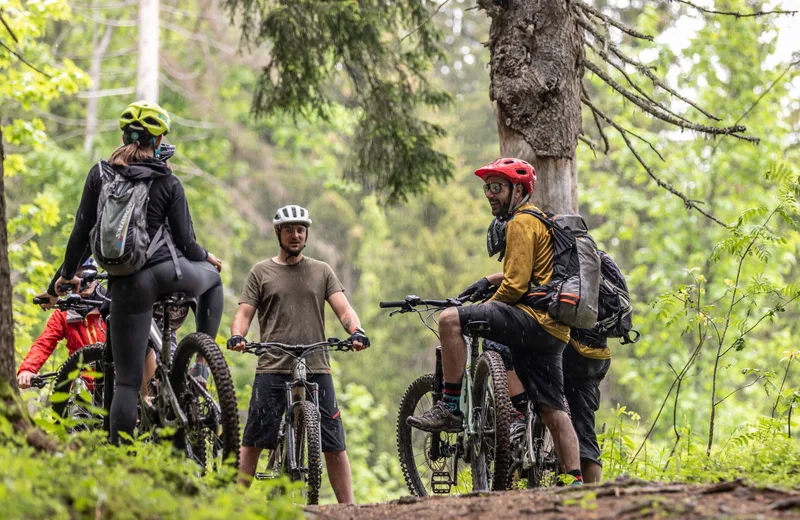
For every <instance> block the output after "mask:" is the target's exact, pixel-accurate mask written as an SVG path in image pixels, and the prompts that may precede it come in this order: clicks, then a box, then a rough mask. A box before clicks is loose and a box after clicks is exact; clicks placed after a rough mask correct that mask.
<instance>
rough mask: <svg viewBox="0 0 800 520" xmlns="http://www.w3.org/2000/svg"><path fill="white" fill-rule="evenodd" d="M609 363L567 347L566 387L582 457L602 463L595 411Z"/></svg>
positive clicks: (565, 352)
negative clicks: (596, 431) (601, 383)
mask: <svg viewBox="0 0 800 520" xmlns="http://www.w3.org/2000/svg"><path fill="white" fill-rule="evenodd" d="M610 366H611V360H610V359H592V358H588V357H586V356H582V355H581V354H580V353H579V352H578V351H577V350H575V349H574V348H573V347H572V346H568V347H567V348H566V350H564V387H565V389H566V396H567V402H568V403H569V412H570V416H571V418H572V426H573V427H574V428H575V433H576V434H577V436H578V442H579V443H580V446H581V459H582V460H590V461H592V462H594V463H596V464H600V465H602V464H601V462H600V446H599V445H598V444H597V434H596V433H595V422H594V421H595V418H594V414H595V412H596V411H597V410H598V409H599V408H600V381H602V380H603V378H604V377H606V374H607V373H608V369H609V367H610Z"/></svg>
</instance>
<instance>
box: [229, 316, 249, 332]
mask: <svg viewBox="0 0 800 520" xmlns="http://www.w3.org/2000/svg"><path fill="white" fill-rule="evenodd" d="M248 330H250V318H248V317H247V315H245V314H244V313H242V312H237V313H236V315H235V316H234V317H233V323H232V324H231V336H242V337H246V336H247V331H248Z"/></svg>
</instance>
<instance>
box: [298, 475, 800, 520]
mask: <svg viewBox="0 0 800 520" xmlns="http://www.w3.org/2000/svg"><path fill="white" fill-rule="evenodd" d="M305 511H306V517H307V518H309V519H317V518H319V519H333V520H366V519H369V520H372V519H380V518H391V519H392V520H434V519H435V520H438V519H450V518H486V519H505V518H508V519H512V518H514V519H516V518H520V517H522V518H525V517H536V518H537V519H543V520H544V519H548V520H555V519H564V520H570V519H573V518H580V519H608V520H632V519H644V518H686V519H697V518H727V519H734V518H736V519H745V518H747V519H750V518H752V519H757V518H800V491H792V490H784V489H777V488H773V487H763V486H756V485H753V484H749V483H747V482H744V481H742V480H735V481H730V482H722V483H719V484H711V485H688V484H675V483H663V482H659V483H653V482H644V481H639V480H620V481H615V482H605V483H603V484H599V485H596V486H586V487H584V488H548V489H541V490H531V491H508V492H504V493H490V494H477V493H470V494H467V495H461V496H447V497H430V498H417V497H404V498H401V499H399V500H395V501H392V502H388V503H385V504H366V505H356V506H339V505H331V506H308V507H306V509H305Z"/></svg>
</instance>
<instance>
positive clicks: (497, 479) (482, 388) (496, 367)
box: [470, 351, 512, 491]
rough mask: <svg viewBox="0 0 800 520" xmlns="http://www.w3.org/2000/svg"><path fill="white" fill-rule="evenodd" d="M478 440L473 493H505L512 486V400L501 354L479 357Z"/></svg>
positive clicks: (476, 388) (475, 401)
mask: <svg viewBox="0 0 800 520" xmlns="http://www.w3.org/2000/svg"><path fill="white" fill-rule="evenodd" d="M472 396H473V397H472V399H473V405H472V406H473V420H474V423H475V437H474V438H473V439H472V442H471V443H470V444H471V446H472V450H473V451H472V484H473V490H474V491H489V489H491V490H493V491H503V490H505V489H508V487H509V486H510V484H511V482H510V481H511V474H510V469H511V439H510V437H511V417H512V414H511V409H512V408H511V399H510V398H509V396H508V376H507V374H506V368H505V365H504V364H503V359H502V358H501V357H500V354H498V353H497V352H493V351H487V352H484V353H483V354H481V357H479V358H478V363H477V364H476V367H475V379H474V383H473V388H472Z"/></svg>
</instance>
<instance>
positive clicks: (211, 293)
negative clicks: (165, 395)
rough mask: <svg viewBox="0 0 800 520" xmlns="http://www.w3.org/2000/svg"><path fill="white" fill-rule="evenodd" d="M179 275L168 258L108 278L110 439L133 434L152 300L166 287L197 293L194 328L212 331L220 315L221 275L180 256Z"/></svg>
mask: <svg viewBox="0 0 800 520" xmlns="http://www.w3.org/2000/svg"><path fill="white" fill-rule="evenodd" d="M179 261H180V265H181V270H182V271H183V278H182V279H181V280H178V279H177V277H176V276H175V265H174V264H173V263H172V261H166V262H162V263H160V264H156V265H154V266H152V267H148V268H145V269H142V270H141V271H139V272H138V273H135V274H132V275H130V276H123V277H120V278H114V280H113V281H111V282H110V284H109V285H110V286H111V326H110V330H109V334H110V336H109V338H110V339H111V348H112V352H113V354H114V365H115V372H116V384H115V386H114V399H113V400H112V402H111V414H110V419H111V442H112V443H114V444H117V443H119V432H125V433H127V434H128V435H131V436H132V435H133V429H134V427H135V426H136V405H137V396H138V394H139V388H140V387H141V385H142V372H143V371H144V360H145V355H146V353H147V340H148V337H149V334H150V323H151V321H152V320H153V304H154V303H155V302H156V300H157V299H158V298H159V297H161V296H162V295H165V294H167V293H173V292H182V293H185V294H186V295H187V296H190V297H196V298H197V312H196V313H195V319H196V323H197V331H198V332H205V333H206V334H208V335H209V336H211V337H212V338H216V337H217V329H219V322H220V319H221V318H222V305H223V299H224V298H223V293H222V279H221V278H220V276H219V273H218V272H217V270H216V269H215V268H214V266H212V265H211V264H209V263H208V262H191V261H189V260H186V259H185V258H180V259H179Z"/></svg>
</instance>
